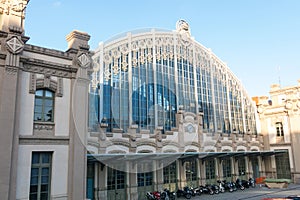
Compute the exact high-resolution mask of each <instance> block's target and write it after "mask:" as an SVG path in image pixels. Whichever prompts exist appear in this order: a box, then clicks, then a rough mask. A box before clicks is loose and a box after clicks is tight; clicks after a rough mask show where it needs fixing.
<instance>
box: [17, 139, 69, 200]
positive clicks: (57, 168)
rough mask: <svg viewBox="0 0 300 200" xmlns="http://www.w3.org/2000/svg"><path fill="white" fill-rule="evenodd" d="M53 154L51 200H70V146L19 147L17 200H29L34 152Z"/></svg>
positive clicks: (35, 145)
mask: <svg viewBox="0 0 300 200" xmlns="http://www.w3.org/2000/svg"><path fill="white" fill-rule="evenodd" d="M45 151H46V152H53V154H52V166H51V169H52V170H51V199H68V198H67V197H68V170H69V169H68V162H66V161H67V160H69V157H68V145H49V144H48V145H46V144H43V145H37V144H28V145H20V146H19V156H18V169H17V170H18V171H17V174H18V175H17V185H16V188H17V194H16V199H20V200H22V199H29V188H30V172H31V155H32V152H45Z"/></svg>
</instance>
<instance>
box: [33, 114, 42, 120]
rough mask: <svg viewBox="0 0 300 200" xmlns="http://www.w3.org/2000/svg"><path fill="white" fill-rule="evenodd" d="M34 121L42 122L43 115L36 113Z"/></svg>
mask: <svg viewBox="0 0 300 200" xmlns="http://www.w3.org/2000/svg"><path fill="white" fill-rule="evenodd" d="M34 121H42V115H41V113H34Z"/></svg>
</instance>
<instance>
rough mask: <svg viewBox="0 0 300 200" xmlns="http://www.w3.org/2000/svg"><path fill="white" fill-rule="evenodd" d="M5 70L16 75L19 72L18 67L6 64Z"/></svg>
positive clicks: (8, 73)
mask: <svg viewBox="0 0 300 200" xmlns="http://www.w3.org/2000/svg"><path fill="white" fill-rule="evenodd" d="M5 72H6V74H7V75H16V74H17V72H18V68H17V67H12V66H5Z"/></svg>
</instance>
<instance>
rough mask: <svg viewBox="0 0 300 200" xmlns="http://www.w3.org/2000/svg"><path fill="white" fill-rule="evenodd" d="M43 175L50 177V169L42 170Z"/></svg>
mask: <svg viewBox="0 0 300 200" xmlns="http://www.w3.org/2000/svg"><path fill="white" fill-rule="evenodd" d="M42 175H43V176H45V175H49V168H48V167H47V168H42Z"/></svg>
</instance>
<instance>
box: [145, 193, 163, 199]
mask: <svg viewBox="0 0 300 200" xmlns="http://www.w3.org/2000/svg"><path fill="white" fill-rule="evenodd" d="M146 197H147V200H159V199H160V193H159V192H147V193H146Z"/></svg>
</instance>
